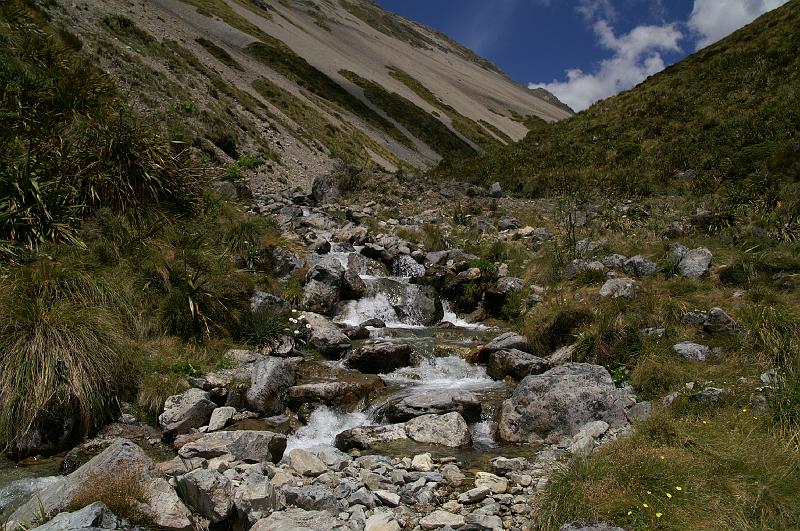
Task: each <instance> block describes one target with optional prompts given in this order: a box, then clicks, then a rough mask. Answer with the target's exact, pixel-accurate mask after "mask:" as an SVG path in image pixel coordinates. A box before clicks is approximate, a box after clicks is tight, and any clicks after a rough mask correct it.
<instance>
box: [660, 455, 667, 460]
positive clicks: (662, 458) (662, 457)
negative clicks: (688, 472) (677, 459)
mask: <svg viewBox="0 0 800 531" xmlns="http://www.w3.org/2000/svg"><path fill="white" fill-rule="evenodd" d="M658 458H659V459H661V460H662V461H663V460H664V459H666V457H664V456H663V455H659V456H658Z"/></svg>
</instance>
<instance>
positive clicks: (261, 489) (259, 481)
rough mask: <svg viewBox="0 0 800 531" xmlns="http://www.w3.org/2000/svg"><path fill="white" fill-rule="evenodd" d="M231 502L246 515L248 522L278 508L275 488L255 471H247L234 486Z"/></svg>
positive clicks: (266, 478) (254, 520) (267, 479)
mask: <svg viewBox="0 0 800 531" xmlns="http://www.w3.org/2000/svg"><path fill="white" fill-rule="evenodd" d="M233 503H234V505H235V506H236V509H237V510H238V511H239V513H240V514H245V515H247V519H248V520H249V521H250V523H253V522H256V521H258V520H259V519H261V518H263V516H264V515H266V514H269V513H270V512H272V511H273V510H275V509H277V508H278V501H277V496H276V495H275V488H274V487H273V485H272V483H270V480H269V478H268V477H266V476H264V475H263V474H261V473H258V472H255V471H250V472H248V473H247V474H246V475H245V478H244V480H243V481H242V482H241V483H240V484H239V485H238V486H237V487H236V492H235V494H234V496H233Z"/></svg>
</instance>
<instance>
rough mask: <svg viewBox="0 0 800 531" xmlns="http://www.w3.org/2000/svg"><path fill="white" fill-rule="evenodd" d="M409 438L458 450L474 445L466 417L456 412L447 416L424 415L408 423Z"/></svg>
mask: <svg viewBox="0 0 800 531" xmlns="http://www.w3.org/2000/svg"><path fill="white" fill-rule="evenodd" d="M406 433H407V434H408V438H409V439H412V440H414V441H416V442H418V443H429V444H439V445H441V446H449V447H451V448H458V447H462V446H469V445H470V444H472V436H471V434H470V431H469V426H467V422H466V421H465V420H464V417H462V416H461V415H459V414H458V413H456V412H452V413H447V414H445V415H423V416H421V417H417V418H414V419H411V420H409V421H408V422H406Z"/></svg>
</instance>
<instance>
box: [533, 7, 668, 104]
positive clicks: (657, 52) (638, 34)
mask: <svg viewBox="0 0 800 531" xmlns="http://www.w3.org/2000/svg"><path fill="white" fill-rule="evenodd" d="M594 31H595V33H596V34H597V37H598V40H599V42H600V44H601V45H602V46H603V47H605V48H607V49H609V50H611V51H613V52H614V53H613V55H612V57H611V58H609V59H605V60H603V61H601V62H600V64H599V66H598V69H597V71H596V72H594V73H587V72H583V71H582V70H580V69H572V70H568V71H567V72H566V74H567V80H566V81H558V80H554V81H553V82H552V83H531V84H530V85H529V86H530V87H531V88H533V87H542V88H544V89H546V90H548V91H550V92H552V93H553V94H555V95H556V96H557V97H558V99H560V100H561V101H563V102H564V103H566V104H567V105H569V106H570V107H572V108H573V109H575V110H577V111H581V110H583V109H586V108H587V107H589V106H590V105H591V104H593V103H594V102H596V101H598V100H601V99H603V98H607V97H609V96H611V95H613V94H616V93H618V92H620V91H622V90H626V89H629V88H631V87H633V86H634V85H636V84H637V83H640V82H641V81H643V80H644V79H645V78H647V76H650V75H652V74H655V73H656V72H660V71H661V70H663V69H664V66H665V65H664V60H663V58H662V57H661V52H664V51H679V50H680V47H679V45H678V41H680V39H681V38H682V37H683V34H682V33H681V31H680V30H679V29H678V28H677V27H676V26H675V25H674V24H667V25H665V26H639V27H637V28H634V29H633V30H632V31H631V32H630V33H626V34H623V35H619V36H617V35H615V34H614V29H613V28H612V27H611V26H610V25H609V23H608V22H606V21H605V20H600V21H598V22H596V23H595V24H594Z"/></svg>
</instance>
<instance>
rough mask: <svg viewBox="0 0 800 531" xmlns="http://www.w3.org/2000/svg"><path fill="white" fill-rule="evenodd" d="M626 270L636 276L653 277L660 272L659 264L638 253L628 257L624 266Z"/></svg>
mask: <svg viewBox="0 0 800 531" xmlns="http://www.w3.org/2000/svg"><path fill="white" fill-rule="evenodd" d="M623 268H624V269H625V272H626V273H628V274H629V275H633V276H635V277H640V278H641V277H652V276H653V275H655V274H656V273H657V272H658V265H657V264H656V263H655V262H653V261H652V260H650V259H649V258H647V257H645V256H642V255H636V256H633V257H631V258H628V259H627V260H626V261H625V265H624V267H623Z"/></svg>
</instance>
